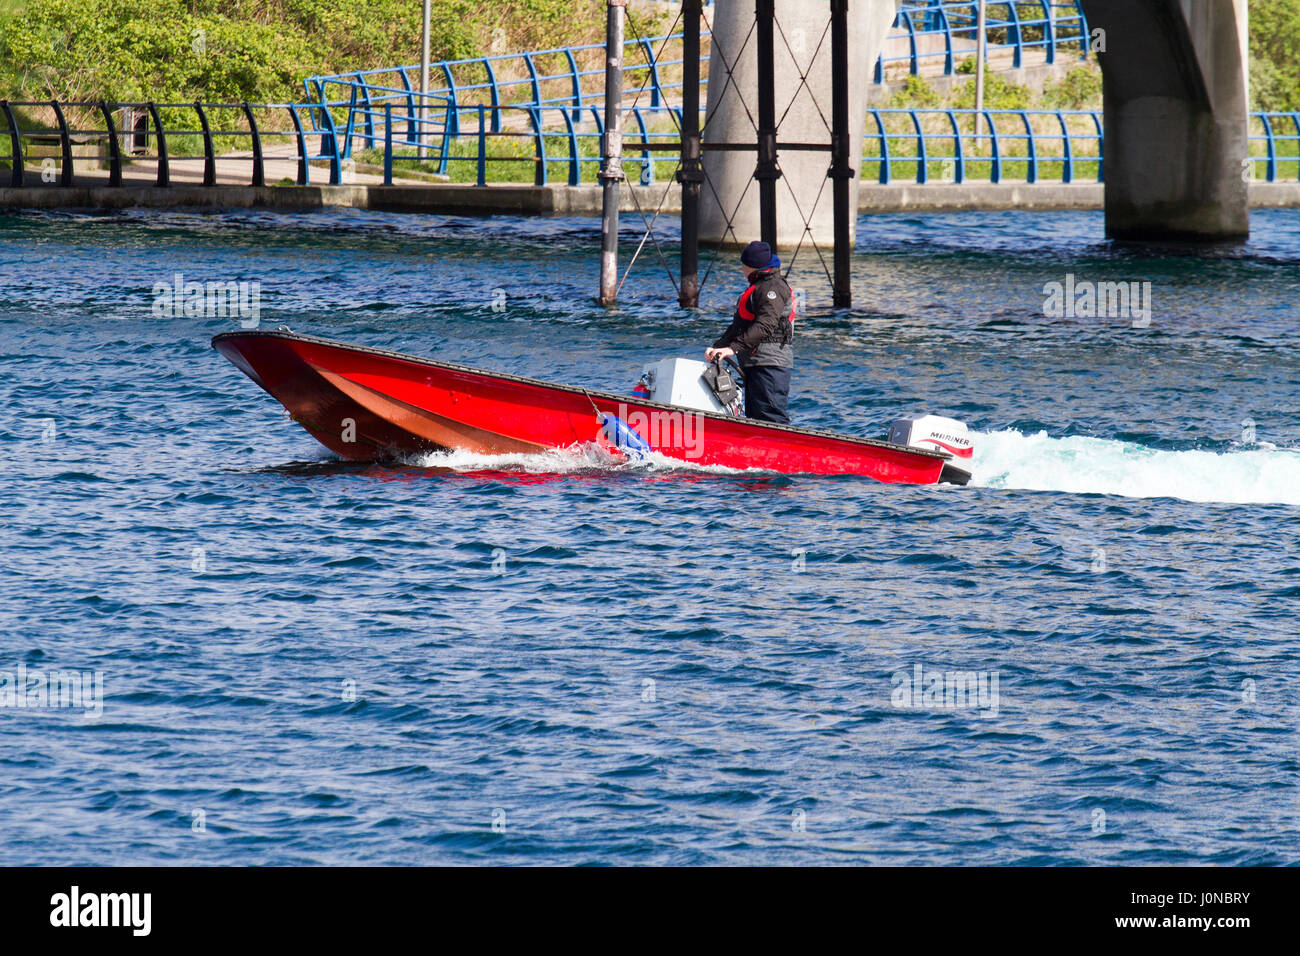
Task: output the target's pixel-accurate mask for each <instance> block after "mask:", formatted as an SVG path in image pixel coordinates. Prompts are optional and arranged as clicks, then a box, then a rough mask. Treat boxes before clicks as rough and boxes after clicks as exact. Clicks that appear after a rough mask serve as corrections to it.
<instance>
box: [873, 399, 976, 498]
mask: <svg viewBox="0 0 1300 956" xmlns="http://www.w3.org/2000/svg"><path fill="white" fill-rule="evenodd" d="M889 440H890V442H892V443H893V444H895V445H907V446H909V447H911V448H924V449H925V450H926V451H946V452H948V454H950V455H952V460H951V461H949V462H947V463H946V464H945V465H944V466H943V474H942V475H941V476H940V477H939V481H941V482H946V483H948V484H952V485H964V484H966V483H967V482H968V481H970V477H971V465H972V459H973V458H974V457H975V443H974V442H973V441H972V440H971V437H970V432H969V431H968V430H967V428H966V423H965V422H959V421H957V419H955V418H943V417H941V416H939V415H922V416H921V417H919V418H900V419H898V420H897V421H896V422H894V424H893V425H891V426H890V427H889Z"/></svg>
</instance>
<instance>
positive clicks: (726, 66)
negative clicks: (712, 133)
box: [700, 15, 758, 139]
mask: <svg viewBox="0 0 1300 956" xmlns="http://www.w3.org/2000/svg"><path fill="white" fill-rule="evenodd" d="M701 19H704V17H703V16H702V15H701ZM705 23H708V21H707V20H705ZM708 26H709V33H710V38H709V42H710V43H711V44H713V46H714V47H715V48H716V49H717V51H718V57H719V58H720V59H721V60H722V68H723V70H724V72H726V74H727V79H726V82H725V83H723V84H722V89H721V90H720V91H719V92H718V96H717V102H718V103H721V102H722V100H723V98H724V97H725V96H726V95H727V90H728V89H729V88H730V87H731V83H732V81H733V80H734V79H735V78H736V74H735V69H736V64H737V63H739V62H740V58H741V57H742V56H743V55H744V53H745V49H746V48H747V47H748V46H749V41H750V39H751V38H752V37H753V36H754V30H755V29H756V28H757V27H758V20H757V19H755V20H754V22H753V23H752V24H751V25H750V27H749V32H748V33H746V34H745V42H744V43H742V44H741V45H740V50H739V51H738V52H737V53H736V58H735V59H734V60H728V59H727V51H726V50H724V49H723V48H722V44H721V43H719V42H718V35H717V33H716V32H714V30H713V24H711V23H709V24H708ZM736 99H738V100H740V105H741V106H742V107H743V108H744V110H745V115H746V116H747V117H749V125H750V126H752V127H753V128H754V133H755V135H757V134H758V120H756V119H754V114H753V113H751V112H750V111H749V104H748V103H746V102H745V98H744V97H743V96H741V95H740V88H739V87H737V89H736ZM713 115H715V116H716V115H717V113H716V112H715V113H714V114H713ZM708 126H709V117H708V116H705V118H704V125H703V126H702V127H700V137H701V139H703V137H704V132H705V130H707V129H708Z"/></svg>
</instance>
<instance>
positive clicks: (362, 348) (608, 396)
mask: <svg viewBox="0 0 1300 956" xmlns="http://www.w3.org/2000/svg"><path fill="white" fill-rule="evenodd" d="M249 337H253V338H271V339H284V340H288V341H295V342H306V343H308V344H310V345H324V346H327V347H329V348H336V349H342V350H344V351H348V352H363V353H365V354H368V355H377V356H379V357H381V358H393V359H399V360H401V361H404V362H413V363H415V364H417V365H428V366H431V367H433V368H440V369H447V370H450V371H453V372H468V373H469V374H471V375H483V376H487V377H489V378H498V379H504V380H506V381H510V382H519V383H522V384H524V385H534V386H541V387H542V388H553V389H558V390H559V391H562V392H568V393H570V394H573V395H584V396H587V397H588V398H591V397H593V396H594V397H596V398H603V399H605V400H607V401H614V402H619V403H621V404H625V405H626V404H632V403H635V404H636V405H638V406H646V407H649V408H659V409H663V410H665V411H670V412H681V411H689V412H693V413H694V414H697V415H704V416H705V417H707V418H711V419H714V420H715V421H719V422H730V423H732V424H742V425H750V426H753V427H757V428H770V429H773V430H775V431H782V432H791V433H794V434H796V435H810V436H813V437H815V438H831V439H834V440H836V441H846V442H851V443H853V444H855V445H867V446H869V447H872V448H882V449H885V450H888V451H900V452H906V453H907V454H910V455H920V456H921V457H923V458H936V459H939V460H940V461H952V460H953V456H952V455H951V454H950V453H948V452H941V451H930V450H928V449H925V448H915V447H913V446H911V445H895V444H894V443H893V442H888V441H881V440H880V439H877V438H862V437H859V436H856V435H843V434H840V433H839V432H831V431H825V430H823V429H820V428H801V427H799V426H798V425H781V424H778V423H777V422H765V421H760V420H758V419H754V418H738V417H735V416H732V415H723V414H721V413H719V412H708V411H704V410H702V409H696V408H686V407H685V406H682V405H668V404H665V403H664V402H655V401H651V400H649V399H639V398H638V399H635V400H634V402H633V400H631V399H630V396H627V395H619V394H618V393H616V392H605V391H601V390H599V389H593V388H583V387H582V386H580V385H562V384H560V383H558V382H547V381H544V380H542V379H537V378H528V377H527V376H524V375H513V374H511V373H510V372H489V371H488V370H486V369H480V368H474V367H473V366H471V365H459V364H457V363H455V362H444V361H441V360H439V359H430V358H423V357H421V356H419V355H411V354H409V353H406V352H394V351H392V350H390V349H380V348H375V347H373V346H370V345H350V344H348V343H346V342H338V341H336V340H334V339H323V338H320V337H319V336H315V335H307V334H306V333H303V332H285V331H281V330H279V329H233V330H231V331H229V332H218V333H217V334H216V335H214V336H213V337H212V341H211V343H210V344H211V345H212V347H213V348H214V349H215V348H216V347H217V343H218V342H220V341H224V340H226V339H235V338H249Z"/></svg>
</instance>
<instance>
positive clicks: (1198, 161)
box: [1083, 0, 1250, 240]
mask: <svg viewBox="0 0 1300 956" xmlns="http://www.w3.org/2000/svg"><path fill="white" fill-rule="evenodd" d="M1246 2H1247V0H1083V8H1084V12H1085V13H1086V14H1087V16H1088V25H1089V28H1090V29H1092V30H1093V31H1094V37H1095V41H1094V42H1095V43H1096V44H1097V45H1100V44H1102V43H1104V47H1105V51H1104V52H1100V51H1099V52H1098V59H1099V61H1100V62H1101V68H1102V72H1103V75H1104V99H1105V137H1106V142H1105V178H1106V232H1107V234H1108V235H1110V236H1112V237H1114V238H1117V239H1155V240H1159V239H1176V240H1220V239H1234V238H1240V237H1243V236H1246V235H1248V234H1249V232H1250V217H1249V208H1248V198H1247V186H1248V183H1247V179H1248V176H1247V174H1246V171H1247V169H1248V167H1247V165H1246V162H1245V161H1246V158H1247V156H1248V155H1249V149H1248V146H1249V142H1248V140H1247V136H1248V125H1247V124H1248V122H1249V106H1248V100H1249V97H1248V76H1249V73H1248V69H1249V62H1250V61H1249V53H1248V46H1247V44H1248V39H1249V29H1248V25H1249V20H1248V14H1247V9H1246ZM1098 30H1100V31H1102V32H1101V33H1097V32H1096V31H1098Z"/></svg>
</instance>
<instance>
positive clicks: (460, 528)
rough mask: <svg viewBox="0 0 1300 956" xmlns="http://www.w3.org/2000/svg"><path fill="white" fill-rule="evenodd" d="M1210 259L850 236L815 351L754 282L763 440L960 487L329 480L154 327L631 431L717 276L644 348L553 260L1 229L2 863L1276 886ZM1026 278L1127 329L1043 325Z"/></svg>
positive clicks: (1289, 588)
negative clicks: (845, 264) (1117, 299)
mask: <svg viewBox="0 0 1300 956" xmlns="http://www.w3.org/2000/svg"><path fill="white" fill-rule="evenodd" d="M626 225H627V226H628V231H627V232H626V239H627V253H628V255H629V256H630V253H631V252H632V251H633V249H634V247H635V241H636V238H637V236H636V234H635V230H634V228H633V226H634V224H631V223H627V224H626ZM1254 230H1255V233H1254V238H1252V240H1251V241H1250V242H1249V243H1247V244H1245V245H1239V246H1227V247H1218V248H1207V249H1193V250H1187V249H1179V248H1167V249H1154V250H1153V249H1139V248H1129V247H1123V246H1116V245H1112V244H1110V243H1108V242H1107V241H1105V239H1104V237H1103V227H1102V219H1101V216H1100V214H1015V213H1007V214H978V215H976V214H970V215H942V216H939V215H936V216H925V217H908V216H882V217H872V218H864V219H863V220H861V222H860V227H859V236H860V238H859V248H858V251H857V253H856V254H855V257H854V286H855V297H856V298H855V301H856V302H857V303H858V306H857V307H856V308H855V309H854V310H852V311H849V312H835V311H833V310H831V309H830V308H829V305H828V294H827V283H826V279H825V276H824V274H822V272H821V268H820V266H819V265H818V264H817V263H816V260H815V257H809V256H808V255H807V253H801V254H800V257H799V260H798V261H797V262H796V264H795V270H794V280H793V281H794V284H795V285H797V286H800V287H802V288H804V289H805V290H806V295H807V309H806V310H805V312H804V313H803V317H802V319H801V322H800V326H799V335H798V341H797V349H798V353H799V365H798V368H797V370H796V376H795V382H794V391H795V397H794V400H793V402H792V408H791V411H792V414H793V416H794V418H795V419H796V422H797V423H802V424H809V425H817V426H821V427H830V428H834V429H836V430H842V431H849V432H855V433H860V434H867V435H872V436H876V435H880V434H882V433H883V431H884V430H885V428H886V427H887V424H888V422H889V421H890V420H891V419H892V418H894V417H897V416H899V415H901V414H904V413H911V412H921V411H931V412H936V413H941V414H948V415H953V416H955V417H958V418H962V419H964V420H965V421H967V422H969V423H970V425H971V426H972V428H973V429H975V430H976V432H977V433H978V434H977V441H978V448H979V457H978V459H977V463H976V473H975V481H974V483H973V484H972V486H971V487H968V488H964V489H960V488H951V487H942V488H904V487H889V486H884V485H879V484H876V483H874V482H871V481H869V480H865V479H857V478H809V477H774V476H771V475H761V474H748V473H736V474H691V473H683V472H681V471H679V470H677V471H674V470H665V469H662V468H660V467H658V466H655V465H649V466H642V467H637V468H632V467H610V466H602V465H600V464H598V463H594V462H593V461H592V460H590V459H589V458H588V457H586V456H584V455H581V454H570V455H563V456H536V457H527V456H525V457H518V458H507V459H503V460H491V459H477V458H474V457H472V456H468V455H451V456H431V457H429V458H427V459H422V460H418V461H411V462H407V463H404V464H390V465H384V466H378V465H376V466H359V465H346V464H342V463H338V462H335V461H332V460H331V458H330V456H329V454H328V453H327V452H326V451H325V450H324V449H322V448H321V447H320V446H318V445H317V444H316V443H315V442H314V441H313V440H312V439H311V438H310V437H309V436H308V435H307V434H306V433H305V432H303V431H302V430H301V429H299V428H298V426H296V425H294V424H293V423H292V422H290V421H288V420H286V418H285V417H284V414H283V410H282V409H281V408H280V407H279V406H278V405H277V404H276V403H275V402H274V401H273V400H272V399H270V398H269V397H268V396H267V395H265V394H264V393H263V392H261V391H260V390H259V389H258V388H257V387H256V386H254V384H253V383H252V382H250V381H249V380H248V379H246V378H245V377H244V376H243V375H242V374H241V373H239V372H238V371H237V370H236V369H235V368H233V367H232V366H230V365H229V364H228V363H227V362H225V360H223V359H222V358H221V357H220V356H219V355H217V354H216V353H215V352H214V351H212V350H211V349H210V347H209V345H208V340H209V338H210V337H211V336H212V335H213V334H214V333H216V332H219V331H223V330H226V329H230V328H234V327H236V326H237V322H236V320H234V319H231V318H228V317H227V318H222V317H219V316H216V317H198V316H196V317H190V318H186V317H180V318H167V317H161V316H157V315H155V314H154V309H153V305H154V301H155V295H154V285H155V283H158V282H163V283H169V282H172V281H173V277H174V275H175V274H176V273H178V272H179V273H182V274H183V275H184V277H185V278H186V279H188V280H197V281H208V280H220V281H230V280H248V281H257V282H259V283H260V287H261V306H262V312H261V324H262V327H264V328H265V327H272V328H273V327H276V326H279V325H287V326H291V327H292V328H293V329H294V330H295V331H301V332H308V333H312V334H316V335H321V336H325V337H328V338H335V339H341V340H344V341H348V342H355V343H362V344H366V345H372V346H378V347H384V348H392V349H397V350H400V351H406V352H414V353H418V354H423V355H430V356H434V357H437V358H441V359H447V360H451V361H457V362H464V363H467V364H471V365H476V366H482V367H485V368H489V369H499V370H505V371H510V372H515V373H520V374H524V375H529V376H534V377H539V378H546V379H552V380H556V381H561V382H571V383H580V384H589V385H592V386H596V387H600V388H608V389H613V390H618V391H627V390H629V389H630V386H631V384H632V383H633V382H634V381H635V379H636V376H637V374H638V372H639V370H640V368H641V366H642V365H643V364H644V363H646V362H649V361H654V360H657V359H658V358H661V357H664V356H666V355H673V354H678V355H692V356H693V355H696V354H697V353H698V351H699V350H700V349H701V348H702V347H703V346H704V345H705V344H707V343H708V342H709V341H711V340H712V338H713V337H714V336H715V335H716V332H717V330H718V329H720V328H721V327H722V325H723V324H725V321H726V315H725V313H726V312H727V311H728V310H729V308H730V301H731V299H732V297H734V296H735V295H736V294H737V293H738V292H739V291H740V288H739V285H738V279H739V275H738V272H737V270H736V269H734V268H733V267H731V266H730V265H726V264H724V265H720V266H719V267H718V268H717V269H716V270H715V271H714V273H713V274H712V275H711V276H710V278H709V280H708V283H707V284H706V288H705V294H704V301H703V303H702V304H703V306H704V307H703V308H702V309H701V311H700V312H699V313H687V312H683V311H681V310H679V309H678V308H677V307H676V306H675V297H674V294H673V290H672V288H671V286H670V285H669V281H668V278H667V277H666V275H665V274H664V272H663V268H662V266H661V265H660V263H659V261H658V256H657V253H656V251H655V249H654V247H653V246H648V247H647V248H646V249H645V250H644V251H643V252H642V255H641V258H640V259H638V261H637V264H636V267H635V269H634V270H633V272H632V274H631V277H630V278H629V279H628V280H627V282H626V284H625V285H624V287H623V299H624V304H623V306H622V307H621V308H619V309H618V310H615V311H610V312H606V311H604V310H602V309H599V308H597V307H595V306H594V305H593V304H592V301H591V298H592V293H593V291H594V289H595V286H596V269H597V256H596V250H597V246H598V241H599V232H598V223H597V222H596V221H594V220H586V219H551V220H543V219H536V220H523V219H513V218H497V219H488V220H470V219H457V218H442V217H424V216H405V217H403V216H396V215H383V214H374V213H362V212H327V213H320V214H313V215H289V216H286V215H280V216H272V215H268V214H262V213H247V212H233V213H222V214H212V215H197V214H195V215H189V214H186V215H181V214H162V213H154V212H149V213H143V212H133V213H125V214H120V215H109V216H97V215H88V214H68V215H47V214H40V215H37V214H31V215H5V216H0V356H2V362H3V366H2V367H3V370H4V374H3V376H2V377H0V395H3V397H4V409H5V412H6V414H5V416H4V418H3V421H0V435H2V436H3V444H0V449H3V456H4V460H3V462H2V463H0V464H2V466H3V472H2V474H0V642H2V643H0V648H2V649H3V653H0V705H3V706H0V740H2V741H3V748H2V749H0V766H3V768H4V773H3V774H0V832H3V834H4V837H5V841H6V844H7V855H8V858H9V860H10V862H13V863H19V862H22V863H119V864H127V863H144V864H159V863H179V862H196V863H239V864H257V863H275V864H291V863H467V862H496V863H565V864H569V863H742V864H774V863H909V864H912V863H932V864H933V863H961V864H1003V863H1043V864H1077V863H1192V862H1197V863H1221V864H1276V863H1295V862H1298V861H1300V830H1298V829H1297V827H1300V822H1298V820H1297V817H1298V814H1300V793H1298V792H1297V789H1296V787H1297V783H1296V781H1297V770H1300V761H1298V759H1297V745H1300V730H1298V726H1300V723H1298V722H1300V700H1298V699H1297V692H1296V690H1295V686H1296V680H1297V677H1298V676H1300V673H1298V670H1300V635H1298V634H1297V624H1296V608H1297V604H1298V602H1300V557H1297V554H1298V553H1300V548H1297V546H1296V532H1297V527H1298V522H1297V506H1298V505H1300V481H1298V480H1297V465H1298V464H1300V408H1298V407H1297V391H1298V385H1300V344H1297V342H1296V337H1295V327H1296V323H1295V319H1294V309H1295V303H1296V302H1297V301H1300V212H1290V211H1278V212H1260V213H1257V214H1256V215H1255V218H1254ZM673 248H674V247H673V241H672V237H671V235H670V236H669V237H668V239H667V240H666V251H667V252H668V253H669V254H671V253H672V251H673ZM625 261H626V257H625ZM1068 274H1073V275H1075V276H1076V277H1077V278H1078V279H1079V280H1081V281H1121V280H1123V281H1150V282H1151V283H1152V289H1153V302H1154V314H1153V316H1152V320H1151V322H1150V325H1149V327H1138V328H1135V327H1134V324H1133V322H1131V321H1129V320H1127V319H1119V318H1115V319H1068V320H1067V319H1051V318H1045V317H1044V313H1043V302H1044V291H1043V290H1044V286H1045V284H1047V283H1049V282H1053V281H1060V282H1064V281H1065V278H1066V276H1067V275H1068ZM1139 324H1141V323H1139ZM1243 422H1249V423H1253V424H1248V425H1246V426H1243ZM20 668H23V669H25V671H26V674H25V677H24V680H25V681H27V682H29V683H27V684H26V689H27V691H28V694H27V695H26V696H23V695H21V694H16V693H15V689H16V688H15V685H16V684H17V681H18V679H19V678H18V671H19V669H20ZM918 669H919V670H918ZM56 670H62V671H84V672H92V673H94V672H97V673H98V675H99V677H100V678H101V679H102V681H103V685H102V686H103V702H102V714H98V715H96V714H94V713H91V714H90V715H89V716H87V715H86V714H85V713H84V708H80V709H79V708H76V707H59V708H53V707H40V706H37V704H39V702H40V698H39V696H38V697H36V698H33V697H32V693H33V691H32V687H33V686H35V685H34V684H32V683H30V682H31V681H33V680H34V678H33V677H32V675H33V674H34V673H35V674H41V675H48V674H49V673H50V672H53V671H56ZM918 673H919V674H920V675H921V681H920V686H919V687H918V688H917V692H916V693H915V695H913V694H912V693H911V692H910V688H911V685H912V683H913V681H914V680H915V678H916V677H917V675H918ZM959 673H961V674H964V673H973V674H974V675H975V680H974V686H975V687H976V689H977V693H976V695H975V696H974V698H972V699H971V700H969V701H967V700H964V699H963V700H957V701H955V703H957V704H959V705H963V704H968V705H969V706H954V707H946V706H944V705H943V698H944V695H943V693H942V692H941V693H940V694H939V699H938V700H936V699H935V695H934V686H935V685H934V684H933V683H932V682H931V680H930V677H931V675H939V677H940V679H941V680H943V679H944V675H956V674H959ZM963 682H964V679H963ZM944 687H947V682H945V683H944ZM6 688H7V689H8V693H7V694H6ZM20 689H21V688H20ZM927 690H928V691H930V693H929V694H927V693H925V691H927ZM953 690H954V691H955V690H956V687H955V684H954V688H953ZM33 700H34V701H35V703H32V701H33ZM949 701H950V702H952V701H951V697H950V698H949ZM20 702H24V703H32V706H24V707H19V706H17V705H18V703H20Z"/></svg>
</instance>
